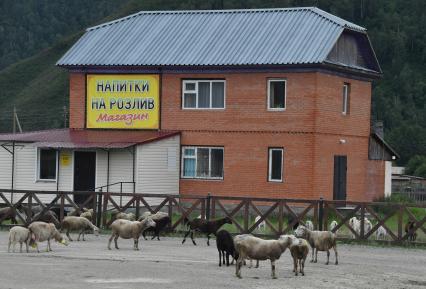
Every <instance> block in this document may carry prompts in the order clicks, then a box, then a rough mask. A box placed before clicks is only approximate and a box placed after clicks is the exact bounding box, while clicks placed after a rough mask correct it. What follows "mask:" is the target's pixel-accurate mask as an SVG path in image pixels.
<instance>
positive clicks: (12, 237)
mask: <svg viewBox="0 0 426 289" xmlns="http://www.w3.org/2000/svg"><path fill="white" fill-rule="evenodd" d="M30 240H31V233H30V230H28V229H27V228H25V227H21V226H14V227H12V228H11V229H10V231H9V244H8V247H7V252H9V253H10V246H11V245H13V253H15V245H16V243H18V242H19V246H20V247H19V252H20V253H22V244H23V243H25V247H26V249H27V253H28V245H29V244H30Z"/></svg>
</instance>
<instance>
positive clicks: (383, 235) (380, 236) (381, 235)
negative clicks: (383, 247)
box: [376, 226, 387, 240]
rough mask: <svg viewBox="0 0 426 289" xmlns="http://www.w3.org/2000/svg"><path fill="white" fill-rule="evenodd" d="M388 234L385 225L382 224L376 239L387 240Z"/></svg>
mask: <svg viewBox="0 0 426 289" xmlns="http://www.w3.org/2000/svg"><path fill="white" fill-rule="evenodd" d="M386 235H387V232H386V229H385V228H383V226H380V227H378V228H377V231H376V240H386Z"/></svg>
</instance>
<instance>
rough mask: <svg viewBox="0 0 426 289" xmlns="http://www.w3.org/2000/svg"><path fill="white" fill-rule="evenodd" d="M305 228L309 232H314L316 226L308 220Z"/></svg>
mask: <svg viewBox="0 0 426 289" xmlns="http://www.w3.org/2000/svg"><path fill="white" fill-rule="evenodd" d="M305 227H306V228H308V229H309V230H311V231H313V230H314V224H313V223H312V221H311V220H307V221H306V223H305Z"/></svg>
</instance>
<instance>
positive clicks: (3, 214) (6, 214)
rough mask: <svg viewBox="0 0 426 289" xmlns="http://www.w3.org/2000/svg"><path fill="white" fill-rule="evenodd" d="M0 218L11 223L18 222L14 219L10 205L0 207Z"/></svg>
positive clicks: (14, 213) (14, 214) (13, 212)
mask: <svg viewBox="0 0 426 289" xmlns="http://www.w3.org/2000/svg"><path fill="white" fill-rule="evenodd" d="M0 219H3V221H5V220H10V221H11V222H12V223H13V224H17V223H18V222H17V221H16V212H15V211H14V210H13V209H12V208H10V207H6V208H1V209H0ZM0 224H1V222H0Z"/></svg>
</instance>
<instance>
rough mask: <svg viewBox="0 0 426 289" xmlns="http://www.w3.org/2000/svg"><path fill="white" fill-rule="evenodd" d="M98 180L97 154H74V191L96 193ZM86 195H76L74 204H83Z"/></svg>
mask: <svg viewBox="0 0 426 289" xmlns="http://www.w3.org/2000/svg"><path fill="white" fill-rule="evenodd" d="M95 179H96V152H74V191H94V190H95ZM87 199H88V196H87V195H85V194H74V202H76V203H77V204H83V203H84V202H85V201H86V200H87Z"/></svg>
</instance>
